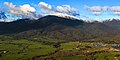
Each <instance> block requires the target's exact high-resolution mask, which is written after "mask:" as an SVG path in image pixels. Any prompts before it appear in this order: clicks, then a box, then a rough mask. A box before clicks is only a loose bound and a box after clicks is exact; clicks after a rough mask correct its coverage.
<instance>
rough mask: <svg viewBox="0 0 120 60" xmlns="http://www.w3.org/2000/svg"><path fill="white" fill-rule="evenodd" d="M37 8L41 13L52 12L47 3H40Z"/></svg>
mask: <svg viewBox="0 0 120 60" xmlns="http://www.w3.org/2000/svg"><path fill="white" fill-rule="evenodd" d="M38 6H39V7H40V8H41V11H42V12H43V13H49V12H52V6H51V5H49V4H47V3H45V2H40V3H39V4H38Z"/></svg>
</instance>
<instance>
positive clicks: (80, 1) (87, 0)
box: [0, 0, 120, 20]
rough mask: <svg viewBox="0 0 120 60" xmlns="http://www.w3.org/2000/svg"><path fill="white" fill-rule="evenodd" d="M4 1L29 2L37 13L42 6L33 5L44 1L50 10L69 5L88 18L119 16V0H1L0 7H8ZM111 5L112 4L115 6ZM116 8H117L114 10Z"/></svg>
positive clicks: (21, 3)
mask: <svg viewBox="0 0 120 60" xmlns="http://www.w3.org/2000/svg"><path fill="white" fill-rule="evenodd" d="M4 2H11V3H13V4H14V5H16V6H21V5H24V4H29V5H30V6H31V7H33V8H35V10H36V13H37V14H41V9H42V8H40V7H39V6H35V5H38V4H39V3H40V2H44V3H45V4H48V5H50V6H51V7H52V10H55V9H56V7H57V6H62V5H69V6H71V7H72V8H74V9H76V10H77V13H79V14H80V16H77V17H79V18H86V17H87V18H89V19H102V20H105V19H109V18H119V17H120V11H119V10H120V0H1V1H0V5H1V6H0V7H1V8H6V9H7V8H8V7H6V6H5V4H4ZM96 6H97V7H96ZM104 6H107V7H109V9H108V10H107V11H106V10H105V11H104V10H100V11H98V10H99V9H103V7H104ZM112 6H114V7H115V8H114V7H112ZM116 6H117V7H116ZM62 7H63V6H62ZM86 7H87V8H86ZM116 8H117V10H115V9H116ZM94 9H95V10H94ZM47 11H48V10H47ZM55 11H56V10H55ZM96 11H97V12H96ZM48 12H49V11H48ZM57 12H60V11H57ZM60 13H61V12H60ZM71 15H72V13H71Z"/></svg>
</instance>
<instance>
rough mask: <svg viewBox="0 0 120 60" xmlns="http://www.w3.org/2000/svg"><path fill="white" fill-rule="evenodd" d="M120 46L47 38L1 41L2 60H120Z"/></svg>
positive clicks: (0, 58)
mask: <svg viewBox="0 0 120 60" xmlns="http://www.w3.org/2000/svg"><path fill="white" fill-rule="evenodd" d="M119 45H120V44H108V43H103V42H87V41H86V42H79V41H77V42H66V41H62V40H61V41H59V40H54V39H50V38H46V37H42V38H33V39H31V40H29V39H28V40H26V39H21V40H0V60H120V46H119Z"/></svg>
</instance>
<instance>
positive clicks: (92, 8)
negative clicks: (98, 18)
mask: <svg viewBox="0 0 120 60" xmlns="http://www.w3.org/2000/svg"><path fill="white" fill-rule="evenodd" d="M85 8H86V9H87V10H90V11H93V12H100V11H102V7H101V6H92V7H89V6H85Z"/></svg>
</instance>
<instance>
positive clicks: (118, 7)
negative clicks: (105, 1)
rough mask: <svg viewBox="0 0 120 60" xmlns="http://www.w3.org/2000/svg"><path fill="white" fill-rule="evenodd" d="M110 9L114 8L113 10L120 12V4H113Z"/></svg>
mask: <svg viewBox="0 0 120 60" xmlns="http://www.w3.org/2000/svg"><path fill="white" fill-rule="evenodd" d="M110 10H112V11H119V12H120V6H112V7H111V8H110Z"/></svg>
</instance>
